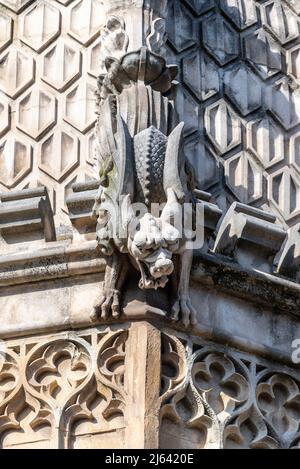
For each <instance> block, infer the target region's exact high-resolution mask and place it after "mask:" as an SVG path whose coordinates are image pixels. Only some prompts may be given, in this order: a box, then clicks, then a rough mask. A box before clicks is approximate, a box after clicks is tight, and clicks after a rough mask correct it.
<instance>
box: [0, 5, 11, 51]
mask: <svg viewBox="0 0 300 469" xmlns="http://www.w3.org/2000/svg"><path fill="white" fill-rule="evenodd" d="M12 28H13V20H12V18H10V16H7V15H5V14H4V13H1V10H0V52H2V51H3V50H4V49H5V48H6V47H7V46H8V45H9V44H10V43H11V41H12Z"/></svg>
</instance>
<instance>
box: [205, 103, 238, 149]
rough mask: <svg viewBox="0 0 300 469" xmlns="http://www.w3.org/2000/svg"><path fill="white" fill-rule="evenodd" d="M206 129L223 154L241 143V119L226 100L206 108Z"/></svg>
mask: <svg viewBox="0 0 300 469" xmlns="http://www.w3.org/2000/svg"><path fill="white" fill-rule="evenodd" d="M205 129H206V132H207V135H208V136H209V138H210V139H211V141H212V143H213V145H214V146H215V147H216V148H217V150H219V152H220V153H221V154H223V153H226V152H227V151H229V150H231V149H232V148H234V147H236V146H237V145H239V144H240V143H241V122H240V119H239V118H238V116H237V115H236V114H235V112H234V111H233V110H232V109H231V107H230V106H229V105H228V104H226V102H225V101H224V100H221V101H218V102H217V103H214V104H212V105H211V106H208V107H207V108H206V111H205Z"/></svg>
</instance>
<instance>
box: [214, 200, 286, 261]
mask: <svg viewBox="0 0 300 469" xmlns="http://www.w3.org/2000/svg"><path fill="white" fill-rule="evenodd" d="M275 222H276V217H275V216H274V215H272V214H270V213H267V212H264V211H263V210H259V209H257V208H254V207H251V206H249V205H244V204H241V203H239V202H234V203H233V204H232V205H231V207H230V209H229V210H228V212H227V213H226V215H225V216H224V218H223V220H222V221H221V222H220V224H219V226H218V227H217V238H216V242H215V245H214V248H213V252H215V253H220V254H224V255H225V256H230V257H234V256H235V254H236V251H237V248H238V243H241V242H242V241H247V242H250V243H252V244H255V245H257V246H259V247H260V248H265V249H267V250H269V251H271V252H273V253H274V254H275V253H276V252H278V250H279V249H280V247H281V244H282V242H283V240H284V236H285V233H284V230H283V229H282V228H281V227H279V226H277V225H275Z"/></svg>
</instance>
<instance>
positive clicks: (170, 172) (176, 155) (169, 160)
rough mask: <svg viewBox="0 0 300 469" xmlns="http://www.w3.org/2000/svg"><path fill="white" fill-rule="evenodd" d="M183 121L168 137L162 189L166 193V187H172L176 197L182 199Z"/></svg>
mask: <svg viewBox="0 0 300 469" xmlns="http://www.w3.org/2000/svg"><path fill="white" fill-rule="evenodd" d="M183 127H184V122H181V123H180V124H178V125H177V127H175V129H174V130H173V132H171V134H170V135H169V137H168V143H167V150H166V160H165V169H166V170H165V171H164V190H165V193H166V194H167V193H168V189H173V191H174V192H175V194H176V196H177V199H178V200H179V201H180V202H183V201H184V198H185V192H184V188H183V185H182V181H181V177H180V176H181V173H182V164H183V161H184V158H183V153H182V142H183Z"/></svg>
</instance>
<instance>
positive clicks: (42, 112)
mask: <svg viewBox="0 0 300 469" xmlns="http://www.w3.org/2000/svg"><path fill="white" fill-rule="evenodd" d="M17 109H18V111H17V127H18V129H20V130H22V131H23V132H25V133H26V134H27V135H29V136H30V137H32V138H34V139H35V140H38V139H39V138H40V137H41V136H42V135H43V134H44V133H45V132H46V131H47V130H49V129H50V128H51V127H53V125H54V124H55V122H56V99H55V97H54V96H53V95H51V94H49V93H47V92H46V91H42V90H40V89H38V88H36V87H34V88H33V90H32V91H30V92H29V93H28V94H26V95H25V96H24V97H23V98H22V99H20V101H19V102H18V106H17Z"/></svg>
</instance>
